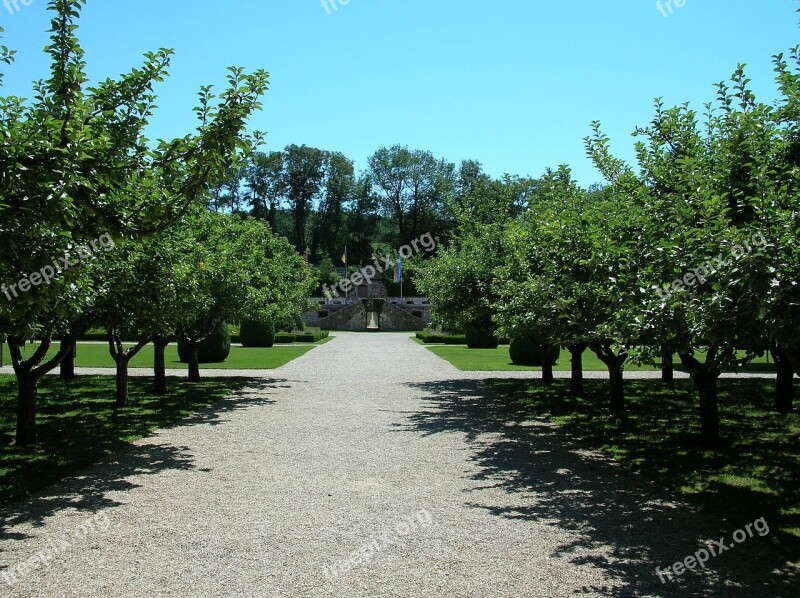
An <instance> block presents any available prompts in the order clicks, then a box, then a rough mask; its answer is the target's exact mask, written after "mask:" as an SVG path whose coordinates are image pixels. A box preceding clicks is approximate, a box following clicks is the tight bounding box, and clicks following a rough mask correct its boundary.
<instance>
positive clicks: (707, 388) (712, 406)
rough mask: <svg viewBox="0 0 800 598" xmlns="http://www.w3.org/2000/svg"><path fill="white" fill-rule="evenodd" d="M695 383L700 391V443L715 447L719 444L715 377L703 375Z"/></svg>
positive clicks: (717, 400) (717, 399)
mask: <svg viewBox="0 0 800 598" xmlns="http://www.w3.org/2000/svg"><path fill="white" fill-rule="evenodd" d="M695 382H696V384H697V388H698V390H699V391H700V441H701V442H702V443H703V444H704V445H706V446H716V445H717V444H719V398H718V396H717V377H716V376H713V375H709V374H705V373H704V374H702V375H700V376H698V378H697V380H695Z"/></svg>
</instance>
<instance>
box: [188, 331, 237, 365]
mask: <svg viewBox="0 0 800 598" xmlns="http://www.w3.org/2000/svg"><path fill="white" fill-rule="evenodd" d="M230 353H231V335H230V333H229V332H228V327H227V326H226V325H225V324H223V325H222V326H220V327H219V328H218V329H217V330H215V331H214V332H213V333H211V335H210V336H209V337H208V338H207V339H206V340H204V341H203V342H201V343H200V350H199V356H198V361H199V362H200V363H222V362H223V361H225V360H226V359H228V355H230ZM178 358H179V359H180V360H181V363H189V343H188V342H187V341H186V339H184V338H183V335H181V336H180V338H179V339H178Z"/></svg>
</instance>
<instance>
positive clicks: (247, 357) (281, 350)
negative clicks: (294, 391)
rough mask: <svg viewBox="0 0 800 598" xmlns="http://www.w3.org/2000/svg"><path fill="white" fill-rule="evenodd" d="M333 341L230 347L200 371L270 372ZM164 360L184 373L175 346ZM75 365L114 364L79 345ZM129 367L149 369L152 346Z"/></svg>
mask: <svg viewBox="0 0 800 598" xmlns="http://www.w3.org/2000/svg"><path fill="white" fill-rule="evenodd" d="M333 338H334V337H330V336H329V337H327V338H325V339H322V340H321V341H320V342H318V343H314V344H291V345H275V346H273V347H269V348H260V347H253V348H244V347H242V346H239V345H232V346H231V353H230V355H229V356H228V358H227V359H226V360H225V361H224V362H221V363H206V364H201V366H200V367H201V368H205V369H223V370H225V369H226V370H271V369H275V368H279V367H281V366H283V365H286V364H287V363H289V362H290V361H292V360H293V359H297V358H298V357H300V356H301V355H305V354H306V353H308V352H309V351H311V350H312V349H313V348H314V347H315V346H317V345H321V344H324V343H326V342H328V341H330V340H333ZM127 346H129V345H126V347H127ZM36 347H37V345H35V344H27V345H25V347H24V353H25V355H32V354H33V352H34V351H35V350H36ZM58 349H59V345H58V343H54V344H53V346H52V347H51V348H50V352H49V353H48V355H49V356H52V355H54V354H55V353H56V352H58ZM164 357H165V361H166V366H167V368H168V369H186V367H187V366H186V364H185V363H181V362H180V360H179V359H178V347H177V345H176V344H174V343H173V344H171V345H169V346H168V347H167V349H166V352H165V356H164ZM8 360H9V358H8V349H6V356H5V361H6V365H8ZM75 365H76V366H77V367H92V368H113V367H114V360H113V359H112V358H111V355H110V354H109V352H108V345H106V344H104V343H78V349H77V352H76V358H75ZM130 367H132V368H152V367H153V345H147V346H146V347H144V348H143V349H142V350H141V351H140V352H139V353H138V354H137V355H136V356H135V357H134V358H133V359H131V361H130Z"/></svg>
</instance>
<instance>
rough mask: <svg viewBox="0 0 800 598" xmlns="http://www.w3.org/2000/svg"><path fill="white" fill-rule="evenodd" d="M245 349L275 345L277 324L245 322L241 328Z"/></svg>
mask: <svg viewBox="0 0 800 598" xmlns="http://www.w3.org/2000/svg"><path fill="white" fill-rule="evenodd" d="M239 342H241V343H242V346H243V347H271V346H272V345H274V344H275V323H274V322H272V321H271V320H270V321H267V322H259V321H256V320H244V321H243V322H242V324H241V326H240V328H239Z"/></svg>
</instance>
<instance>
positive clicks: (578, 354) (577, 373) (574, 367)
mask: <svg viewBox="0 0 800 598" xmlns="http://www.w3.org/2000/svg"><path fill="white" fill-rule="evenodd" d="M567 348H568V349H569V353H570V355H571V356H572V358H571V359H570V364H571V375H570V391H571V392H572V394H574V395H576V396H583V394H584V390H583V353H584V351H586V345H585V344H583V343H581V344H579V345H570V346H569V347H567Z"/></svg>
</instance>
